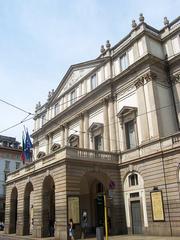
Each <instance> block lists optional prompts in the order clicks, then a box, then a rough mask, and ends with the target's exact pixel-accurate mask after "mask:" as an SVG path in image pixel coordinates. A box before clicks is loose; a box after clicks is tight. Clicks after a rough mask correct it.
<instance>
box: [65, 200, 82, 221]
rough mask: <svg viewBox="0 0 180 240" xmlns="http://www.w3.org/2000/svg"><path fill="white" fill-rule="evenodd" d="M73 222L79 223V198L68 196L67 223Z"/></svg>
mask: <svg viewBox="0 0 180 240" xmlns="http://www.w3.org/2000/svg"><path fill="white" fill-rule="evenodd" d="M69 219H72V220H73V223H75V224H77V223H80V216H79V197H77V196H70V197H68V221H69Z"/></svg>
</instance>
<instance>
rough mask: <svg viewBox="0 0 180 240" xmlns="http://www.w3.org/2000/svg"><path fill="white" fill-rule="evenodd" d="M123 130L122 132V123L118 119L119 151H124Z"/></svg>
mask: <svg viewBox="0 0 180 240" xmlns="http://www.w3.org/2000/svg"><path fill="white" fill-rule="evenodd" d="M124 136H125V135H124V130H123V122H122V119H121V118H119V141H120V150H121V151H124V150H125V144H126V140H125V138H124Z"/></svg>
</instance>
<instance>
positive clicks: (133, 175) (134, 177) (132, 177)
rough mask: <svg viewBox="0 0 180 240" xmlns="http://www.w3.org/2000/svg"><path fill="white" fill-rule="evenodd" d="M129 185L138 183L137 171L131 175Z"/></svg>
mask: <svg viewBox="0 0 180 240" xmlns="http://www.w3.org/2000/svg"><path fill="white" fill-rule="evenodd" d="M128 178H129V187H132V186H136V185H138V175H137V174H136V173H132V174H131V175H129V177H128Z"/></svg>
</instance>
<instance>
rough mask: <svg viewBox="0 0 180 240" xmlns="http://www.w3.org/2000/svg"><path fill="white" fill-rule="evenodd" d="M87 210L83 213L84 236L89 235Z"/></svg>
mask: <svg viewBox="0 0 180 240" xmlns="http://www.w3.org/2000/svg"><path fill="white" fill-rule="evenodd" d="M87 221H88V218H87V212H86V211H84V212H83V215H82V236H81V237H82V238H85V237H86V236H87Z"/></svg>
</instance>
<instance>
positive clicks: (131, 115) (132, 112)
mask: <svg viewBox="0 0 180 240" xmlns="http://www.w3.org/2000/svg"><path fill="white" fill-rule="evenodd" d="M117 117H118V118H119V121H120V125H121V129H122V134H123V139H124V142H123V149H122V150H131V149H136V148H137V146H138V145H139V141H138V129H137V121H136V119H137V108H136V107H130V106H124V107H123V108H122V109H121V110H120V112H119V113H118V114H117ZM130 121H133V123H134V134H135V144H134V145H135V146H134V147H131V148H128V147H127V137H126V134H127V133H126V124H127V123H128V122H130Z"/></svg>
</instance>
